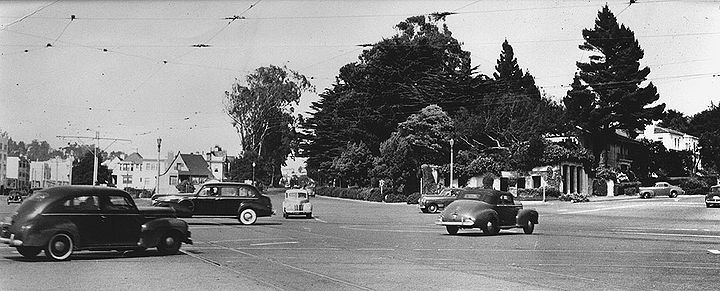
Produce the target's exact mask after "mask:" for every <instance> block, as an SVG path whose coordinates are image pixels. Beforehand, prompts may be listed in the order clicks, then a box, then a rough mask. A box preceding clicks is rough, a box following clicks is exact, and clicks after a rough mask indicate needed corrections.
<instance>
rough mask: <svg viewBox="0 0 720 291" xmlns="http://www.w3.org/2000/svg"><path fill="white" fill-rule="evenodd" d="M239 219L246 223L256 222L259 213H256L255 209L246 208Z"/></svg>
mask: <svg viewBox="0 0 720 291" xmlns="http://www.w3.org/2000/svg"><path fill="white" fill-rule="evenodd" d="M238 221H240V223H242V224H244V225H251V224H254V223H255V221H257V213H255V210H252V209H250V208H247V209H244V210H243V211H240V214H239V215H238Z"/></svg>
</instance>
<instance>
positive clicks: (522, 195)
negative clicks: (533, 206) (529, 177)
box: [517, 187, 560, 201]
mask: <svg viewBox="0 0 720 291" xmlns="http://www.w3.org/2000/svg"><path fill="white" fill-rule="evenodd" d="M542 196H543V188H525V189H517V197H518V199H519V200H526V201H527V200H542ZM548 197H551V198H558V197H560V191H558V189H555V188H552V187H548V188H545V198H548Z"/></svg>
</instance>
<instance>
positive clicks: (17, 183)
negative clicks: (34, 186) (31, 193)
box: [5, 157, 30, 190]
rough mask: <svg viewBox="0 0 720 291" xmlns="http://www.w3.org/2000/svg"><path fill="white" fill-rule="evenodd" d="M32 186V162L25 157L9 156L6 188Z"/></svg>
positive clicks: (26, 187)
mask: <svg viewBox="0 0 720 291" xmlns="http://www.w3.org/2000/svg"><path fill="white" fill-rule="evenodd" d="M29 188H30V163H29V162H28V160H27V159H26V158H25V157H7V176H6V179H5V189H18V190H21V189H29Z"/></svg>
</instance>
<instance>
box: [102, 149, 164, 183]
mask: <svg viewBox="0 0 720 291" xmlns="http://www.w3.org/2000/svg"><path fill="white" fill-rule="evenodd" d="M106 165H107V167H108V169H110V170H112V174H111V179H112V181H111V182H112V183H113V184H114V185H115V186H116V187H117V188H120V189H124V188H127V187H130V188H134V189H147V190H153V189H155V187H156V186H157V180H156V177H157V175H158V167H160V169H161V170H164V169H165V168H166V165H167V161H165V160H160V161H158V160H157V159H145V158H143V156H142V155H140V154H139V153H132V154H130V155H127V156H125V155H121V156H119V157H115V158H114V159H112V160H111V161H110V162H107V163H106Z"/></svg>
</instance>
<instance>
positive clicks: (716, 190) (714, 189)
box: [710, 187, 720, 194]
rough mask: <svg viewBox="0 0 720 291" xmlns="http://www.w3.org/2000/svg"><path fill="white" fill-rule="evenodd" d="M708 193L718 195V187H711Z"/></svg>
mask: <svg viewBox="0 0 720 291" xmlns="http://www.w3.org/2000/svg"><path fill="white" fill-rule="evenodd" d="M710 193H713V194H720V187H712V188H710Z"/></svg>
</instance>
